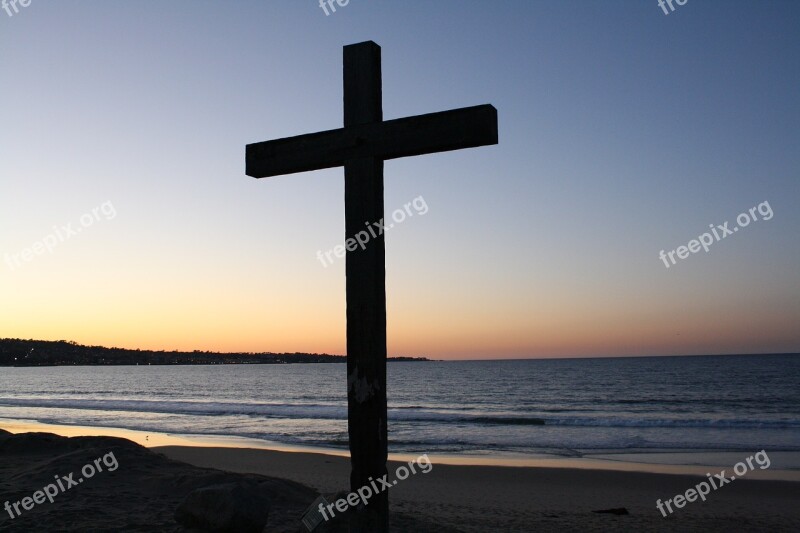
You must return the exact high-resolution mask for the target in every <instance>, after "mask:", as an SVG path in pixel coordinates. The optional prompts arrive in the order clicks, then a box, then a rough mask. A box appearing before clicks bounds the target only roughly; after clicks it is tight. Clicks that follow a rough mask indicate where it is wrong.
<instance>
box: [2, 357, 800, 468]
mask: <svg viewBox="0 0 800 533" xmlns="http://www.w3.org/2000/svg"><path fill="white" fill-rule="evenodd" d="M388 382H389V390H388V394H389V423H390V425H389V450H390V452H397V453H439V454H456V455H492V456H497V457H519V456H526V455H530V454H553V455H558V456H578V455H581V454H585V453H615V452H621V451H625V452H656V451H659V452H660V451H667V452H669V451H700V450H702V451H735V450H743V451H747V452H752V451H754V450H760V449H768V450H772V451H777V450H784V451H797V450H800V386H799V385H798V383H800V356H792V355H742V356H699V357H649V358H597V359H560V360H515V361H456V362H403V363H389V365H388ZM345 383H346V371H345V365H344V364H289V365H216V366H116V367H114V366H107V367H101V366H94V367H36V368H8V367H5V368H0V418H5V419H16V420H29V421H38V422H43V423H54V424H68V425H82V426H99V427H115V428H127V429H136V430H143V431H153V432H159V433H170V434H188V435H207V436H210V435H217V436H226V437H231V436H233V437H247V438H252V439H259V440H262V441H265V444H276V443H277V444H279V445H289V446H313V447H323V448H337V449H346V448H347V400H346V391H345ZM0 426H1V424H0Z"/></svg>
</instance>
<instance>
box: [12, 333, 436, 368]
mask: <svg viewBox="0 0 800 533" xmlns="http://www.w3.org/2000/svg"><path fill="white" fill-rule="evenodd" d="M346 360H347V359H346V357H345V356H344V355H331V354H325V353H323V354H318V353H301V352H296V353H273V352H262V353H248V352H233V353H229V352H211V351H200V350H194V351H191V352H183V351H177V350H174V351H171V352H167V351H163V350H160V351H155V350H138V349H137V350H131V349H128V348H107V347H105V346H84V345H82V344H78V343H75V342H72V341H63V340H62V341H37V340H30V339H29V340H24V339H0V367H42V366H45V367H52V366H166V365H169V366H178V365H184V366H198V365H282V364H312V363H344V362H346ZM388 361H391V362H414V361H423V362H428V361H430V359H428V358H426V357H389V358H388Z"/></svg>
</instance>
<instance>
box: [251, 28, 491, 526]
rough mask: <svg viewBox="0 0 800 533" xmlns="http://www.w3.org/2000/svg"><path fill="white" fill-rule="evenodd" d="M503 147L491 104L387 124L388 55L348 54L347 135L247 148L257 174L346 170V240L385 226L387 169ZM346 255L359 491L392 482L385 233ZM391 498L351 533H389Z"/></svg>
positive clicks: (374, 506) (377, 499) (361, 47)
mask: <svg viewBox="0 0 800 533" xmlns="http://www.w3.org/2000/svg"><path fill="white" fill-rule="evenodd" d="M489 144H497V110H496V109H495V108H494V107H492V106H491V105H481V106H476V107H467V108H463V109H455V110H452V111H444V112H441V113H431V114H428V115H419V116H415V117H410V118H401V119H396V120H388V121H384V120H383V110H382V94H381V49H380V47H379V46H378V45H377V44H375V43H374V42H372V41H367V42H364V43H359V44H352V45H349V46H345V47H344V128H340V129H336V130H329V131H323V132H320V133H311V134H308V135H300V136H297V137H289V138H285V139H277V140H274V141H266V142H261V143H255V144H249V145H247V157H246V161H247V175H248V176H252V177H254V178H266V177H269V176H277V175H280V174H292V173H295V172H306V171H310V170H319V169H323V168H330V167H339V166H344V206H345V238H348V237H353V236H354V235H355V234H356V233H358V232H360V231H362V230H364V227H365V224H371V223H377V222H381V223H382V222H383V162H384V161H385V160H387V159H395V158H398V157H407V156H415V155H422V154H430V153H434V152H445V151H448V150H458V149H461V148H473V147H476V146H484V145H489ZM354 248H355V249H354V250H350V249H348V250H347V256H346V275H347V284H346V296H347V420H348V434H349V441H350V457H351V465H352V471H351V475H350V488H351V490H352V491H354V492H355V491H356V490H358V489H359V488H361V487H364V486H369V485H370V481H371V480H377V479H379V478H381V477H382V476H384V475H386V474H387V470H386V461H387V453H388V446H387V416H386V280H385V277H386V273H385V268H384V260H385V257H384V238H383V234H380V235H378V236H377V237H376V238H373V239H371V240H370V241H369V242H368V243H367V245H366V247H365V248H364V249H360V248H358V247H354ZM388 516H389V498H388V493H387V492H386V491H384V492H381V493H380V494H378V495H376V496H372V497H371V498H370V500H369V502H368V505H366V506H362V507H361V508H359V509H358V510H357V512H356V513H355V515H354V517H353V519H352V520H351V531H388V527H389V525H388V524H389V519H388Z"/></svg>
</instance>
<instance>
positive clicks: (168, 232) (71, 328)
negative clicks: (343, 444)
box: [0, 0, 800, 358]
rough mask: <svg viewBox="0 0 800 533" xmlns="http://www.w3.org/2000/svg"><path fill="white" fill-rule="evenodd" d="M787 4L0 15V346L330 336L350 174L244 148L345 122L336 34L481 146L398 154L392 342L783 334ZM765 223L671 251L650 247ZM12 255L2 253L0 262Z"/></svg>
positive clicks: (225, 6)
mask: <svg viewBox="0 0 800 533" xmlns="http://www.w3.org/2000/svg"><path fill="white" fill-rule="evenodd" d="M799 23H800V4H798V3H797V2H791V1H770V2H754V1H726V2H723V1H721V0H719V1H703V2H701V1H699V0H689V1H688V2H687V3H686V4H685V5H684V6H680V7H677V9H676V10H675V11H674V12H673V13H671V14H669V15H664V13H663V12H662V11H661V9H660V8H659V7H658V4H657V2H656V0H652V1H650V0H647V1H633V0H631V1H609V0H606V1H602V2H597V1H588V0H587V1H548V2H545V1H530V2H527V1H508V2H473V1H459V2H456V1H439V2H421V1H405V2H398V1H395V2H390V1H367V0H350V2H349V4H348V5H346V6H345V7H338V8H337V11H336V12H335V13H331V14H330V15H328V16H326V15H325V13H324V12H323V10H322V9H320V7H319V5H318V3H317V2H314V1H300V0H272V1H269V2H244V1H242V2H221V1H196V2H188V1H173V2H161V3H156V2H146V3H145V2H122V1H103V2H100V1H91V0H85V1H73V2H45V1H44V0H33V2H32V3H31V5H30V6H28V7H21V8H20V10H19V12H18V13H16V14H14V15H13V16H12V17H9V16H7V15H6V13H5V12H3V11H0V50H2V54H0V72H2V73H3V75H4V80H5V83H4V91H3V99H2V101H1V102H0V110H2V115H0V116H2V119H3V120H2V124H3V127H2V128H0V146H2V147H3V148H2V150H3V151H2V158H0V179H2V182H3V184H4V186H5V187H4V190H5V191H6V193H5V194H4V195H2V198H1V199H0V227H1V228H2V233H0V254H9V255H10V256H11V257H12V258H13V256H14V255H15V254H20V253H21V251H23V250H25V249H27V248H31V246H32V245H33V244H34V243H36V242H38V241H41V240H42V239H43V238H44V237H45V236H46V235H48V234H49V233H51V232H52V231H53V230H52V228H53V226H59V225H62V224H67V223H68V222H70V221H75V220H78V219H79V217H80V216H81V215H82V214H84V213H86V212H87V211H90V210H91V209H92V208H94V207H96V206H99V205H101V204H103V203H104V202H109V201H110V202H113V205H114V207H115V210H116V212H117V216H116V217H114V219H113V220H103V221H98V222H97V223H96V224H95V225H93V226H92V227H91V228H86V230H85V231H84V232H82V233H81V234H80V235H79V236H76V237H75V238H74V239H70V240H68V241H67V242H64V243H63V244H61V245H59V247H58V249H56V250H54V251H53V253H46V254H42V255H37V256H36V257H35V258H34V259H33V260H31V261H25V262H23V264H21V266H19V267H17V268H11V267H10V266H9V264H8V263H9V260H8V259H7V257H8V256H6V255H3V257H4V261H3V264H2V265H0V267H1V268H2V272H0V295H2V299H3V303H4V305H3V306H2V311H0V313H2V315H1V316H0V336H8V337H26V338H27V337H35V338H47V339H59V338H67V339H73V340H76V341H79V342H84V343H90V344H95V343H96V344H114V345H122V346H130V347H143V348H144V347H154V348H166V349H171V348H186V349H194V348H198V349H220V350H245V349H246V350H275V351H284V350H287V351H328V352H336V353H343V352H344V309H345V307H344V305H345V302H344V262H343V261H338V262H337V263H335V264H334V265H332V266H330V267H328V268H324V267H323V266H322V265H321V264H320V263H319V261H318V260H317V258H316V252H317V251H318V250H328V249H330V248H332V247H333V246H335V245H336V244H339V243H341V242H342V240H343V238H344V234H343V230H344V219H343V217H344V209H343V178H342V170H341V169H330V170H325V171H319V172H314V173H308V174H295V175H290V176H283V177H276V178H269V179H265V180H254V179H252V178H248V177H246V176H245V175H244V146H245V145H246V144H248V143H252V142H257V141H262V140H268V139H272V138H278V137H286V136H291V135H296V134H302V133H309V132H314V131H319V130H325V129H332V128H337V127H341V121H342V88H341V85H342V80H341V71H342V46H343V45H346V44H350V43H356V42H361V41H365V40H373V41H375V42H377V43H378V44H379V45H381V47H382V50H383V96H384V106H383V109H384V117H385V118H386V119H392V118H398V117H403V116H409V115H416V114H422V113H428V112H434V111H440V110H446V109H451V108H457V107H464V106H471V105H477V104H483V103H491V104H493V105H494V106H495V107H496V108H497V109H498V112H499V125H500V143H499V145H498V146H493V147H484V148H478V149H473V150H464V151H457V152H450V153H446V154H436V155H429V156H424V157H417V158H409V159H403V160H395V161H391V162H388V163H387V164H386V169H385V187H386V199H385V205H386V208H387V210H393V209H394V208H396V207H400V206H402V204H404V203H406V202H408V201H410V200H411V199H412V198H415V197H419V196H423V197H424V198H425V200H426V203H427V205H428V206H429V212H428V213H427V214H425V215H424V216H417V217H413V218H411V219H409V220H407V221H405V222H404V223H403V224H402V225H398V227H397V228H395V229H393V230H392V232H391V234H388V235H387V238H386V240H387V300H388V321H389V351H390V353H392V354H407V355H418V354H423V355H433V356H437V357H445V358H451V357H452V358H464V357H469V358H472V357H474V358H479V357H481V358H483V357H529V356H536V357H550V356H571V355H578V356H581V355H658V354H673V353H677V354H684V353H738V352H765V351H766V352H772V351H777V352H784V351H798V349H800V331H798V330H800V328H797V324H798V323H800V268H798V267H799V266H800V239H799V238H798V230H799V229H800V215H799V214H798V212H799V211H798V209H797V202H798V200H800V188H799V187H798V185H797V183H798V181H797V178H798V169H800V155H799V154H800V152H799V151H798V150H797V145H798V140H800V131H799V129H800V99H798V93H797V88H798V86H800V32H798V31H797V28H798V27H800V25H799ZM765 201H767V202H769V205H770V207H771V208H772V210H773V212H774V217H773V218H772V219H770V220H768V221H767V220H760V221H759V222H757V223H752V224H751V225H749V226H748V227H747V228H742V231H740V232H737V233H736V234H735V235H732V236H729V237H727V238H726V239H725V240H723V241H720V242H718V243H715V244H714V245H712V246H711V247H710V249H709V252H707V253H706V252H704V251H702V250H701V251H700V252H699V253H696V254H692V255H690V256H689V257H688V258H686V259H683V260H680V261H678V262H677V264H675V265H672V266H671V267H670V268H666V267H665V265H664V263H663V262H662V261H661V260H660V259H659V257H658V254H659V252H660V251H661V250H662V249H664V250H666V251H670V250H673V249H676V248H677V247H678V246H681V245H686V244H687V243H688V242H689V241H690V240H692V239H695V238H697V237H698V236H699V235H700V234H702V233H704V232H705V231H707V229H708V227H709V224H714V225H717V224H722V223H723V222H725V221H730V222H731V224H735V222H734V221H735V218H736V216H737V215H738V214H739V213H741V212H743V211H747V210H748V209H749V208H751V207H754V206H756V205H758V204H759V203H762V202H765ZM11 263H12V264H14V260H13V259H12V260H11Z"/></svg>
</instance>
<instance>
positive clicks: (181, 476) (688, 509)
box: [0, 432, 800, 532]
mask: <svg viewBox="0 0 800 533" xmlns="http://www.w3.org/2000/svg"><path fill="white" fill-rule="evenodd" d="M109 453H113V454H114V459H115V462H116V463H117V464H118V468H116V469H114V471H109V469H108V467H106V471H103V472H98V473H96V474H95V475H94V476H93V477H92V478H91V479H87V480H85V482H83V483H81V484H80V485H76V486H74V487H72V488H70V489H69V490H67V491H65V492H63V493H60V494H59V495H58V496H57V497H56V498H55V499H54V501H53V503H50V502H48V501H46V500H45V501H44V503H42V504H37V505H35V506H34V507H33V509H31V510H25V511H24V512H22V513H21V515H20V516H16V517H15V518H13V519H12V518H10V516H9V514H13V511H12V512H11V513H8V512H4V513H3V515H2V516H0V530H3V531H90V530H98V531H102V530H126V531H145V530H146V531H187V529H186V528H184V527H182V526H181V525H179V524H178V523H177V522H176V521H175V518H174V514H175V509H176V508H177V507H178V506H179V505H180V503H181V501H182V500H183V499H184V498H185V497H186V495H187V494H189V493H190V492H192V491H193V490H196V489H198V488H201V487H206V486H209V485H217V484H220V483H231V482H241V481H247V482H250V483H255V484H257V485H258V486H260V487H261V488H262V489H263V490H265V491H267V492H268V494H269V499H270V512H269V521H268V523H267V527H266V528H265V529H264V531H305V528H304V527H303V526H302V524H301V523H300V517H301V515H302V513H303V512H304V510H305V509H306V508H307V507H308V506H309V505H310V504H311V503H312V502H313V501H314V499H315V498H316V497H317V496H318V494H320V493H321V494H323V495H325V496H326V497H327V498H328V501H335V498H336V497H341V496H342V495H343V494H342V492H343V491H346V490H347V479H348V473H349V462H348V458H347V457H343V456H336V455H326V454H318V453H305V452H287V451H274V450H264V449H247V448H225V447H209V446H157V447H153V448H149V449H148V448H145V447H142V446H140V445H138V444H136V443H134V442H132V441H130V440H127V439H121V438H118V437H97V436H95V437H62V436H56V435H54V434H48V433H17V434H11V433H7V432H0V480H1V481H0V504H3V503H4V502H5V501H9V502H11V504H12V505H13V503H14V502H17V501H21V500H22V498H24V497H26V496H31V495H32V494H34V492H35V491H37V490H40V489H42V488H43V487H45V486H46V485H47V484H49V483H51V482H52V480H53V479H54V477H56V476H59V477H60V476H66V475H67V474H68V473H70V472H76V473H77V472H80V471H81V467H82V466H83V465H85V464H89V463H92V461H93V460H95V459H98V458H101V457H107V456H108V454H109ZM403 464H406V465H407V463H401V462H397V461H391V462H390V464H389V472H390V479H393V478H394V474H395V472H396V469H397V468H398V466H400V465H403ZM100 466H101V467H102V466H103V463H100ZM416 470H417V471H416V474H410V475H409V476H408V477H407V479H405V480H402V481H399V482H398V483H397V484H396V485H395V486H393V487H392V488H391V491H390V501H391V509H392V529H393V530H394V531H476V532H477V531H731V530H733V531H797V530H800V509H798V507H797V505H796V504H797V501H800V483H797V482H791V481H776V480H758V479H755V480H754V479H738V480H735V481H733V482H730V483H728V484H726V485H725V486H723V487H720V488H719V489H718V490H712V491H711V492H710V494H709V495H708V496H707V498H706V501H705V502H702V501H700V500H697V501H695V502H693V503H686V504H685V506H684V507H683V508H681V509H674V510H675V512H674V513H672V514H670V515H669V516H668V517H666V518H665V517H663V516H662V515H661V513H659V511H658V510H657V509H656V506H655V502H656V500H658V499H661V500H667V499H670V498H673V497H674V496H675V495H677V494H683V493H685V492H686V490H687V489H690V488H692V487H695V486H696V485H697V484H698V483H699V482H702V481H703V480H704V479H705V476H703V475H678V474H659V473H647V472H631V471H619V470H618V471H611V470H592V469H587V468H546V467H505V466H479V465H450V464H436V463H435V462H432V463H431V466H430V468H429V469H427V472H423V471H421V469H420V467H419V466H417V469H416ZM711 471H712V472H719V469H712V470H711ZM76 477H77V476H76ZM12 508H13V507H12ZM622 508H624V509H625V512H626V513H627V514H612V513H597V512H595V511H601V510H609V509H622ZM326 530H327V531H337V530H344V529H342V524H336V523H334V522H331V523H327V524H324V526H323V527H321V528H318V529H317V531H326Z"/></svg>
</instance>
